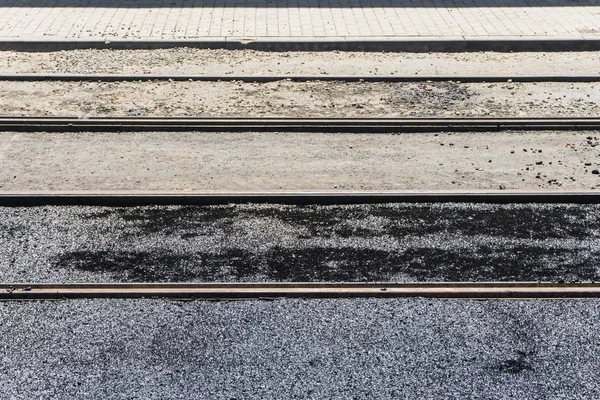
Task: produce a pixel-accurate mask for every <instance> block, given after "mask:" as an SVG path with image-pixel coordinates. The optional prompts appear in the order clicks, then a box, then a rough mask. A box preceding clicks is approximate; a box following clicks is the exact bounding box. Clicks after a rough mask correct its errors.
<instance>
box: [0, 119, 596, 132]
mask: <svg viewBox="0 0 600 400" xmlns="http://www.w3.org/2000/svg"><path fill="white" fill-rule="evenodd" d="M597 129H600V117H554V118H544V117H539V118H538V117H534V118H528V117H519V118H487V117H485V118H453V117H435V118H295V117H294V118H286V117H258V118H252V117H249V118H247V117H11V116H4V117H0V130H2V131H35V132H40V131H42V132H43V131H59V132H83V131H95V132H98V131H199V132H249V131H253V132H323V133H325V132H347V133H405V132H447V131H451V132H469V131H501V130H519V131H524V130H597Z"/></svg>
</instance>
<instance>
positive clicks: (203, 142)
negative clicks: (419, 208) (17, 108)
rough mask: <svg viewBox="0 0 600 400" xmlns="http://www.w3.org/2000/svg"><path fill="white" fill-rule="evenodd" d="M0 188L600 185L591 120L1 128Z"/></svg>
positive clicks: (597, 141)
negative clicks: (219, 129)
mask: <svg viewBox="0 0 600 400" xmlns="http://www.w3.org/2000/svg"><path fill="white" fill-rule="evenodd" d="M0 165H1V168H0V190H1V191H21V190H215V191H222V190H245V191H253V190H469V189H520V190H600V175H599V174H598V170H599V169H600V132H489V133H441V134H434V133H411V134H398V135H393V134H319V133H285V134H283V133H198V132H162V133H161V132H142V133H71V134H69V133H0Z"/></svg>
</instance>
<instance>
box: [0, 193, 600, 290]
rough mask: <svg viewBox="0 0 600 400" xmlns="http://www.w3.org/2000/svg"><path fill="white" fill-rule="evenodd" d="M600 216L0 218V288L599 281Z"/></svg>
mask: <svg viewBox="0 0 600 400" xmlns="http://www.w3.org/2000/svg"><path fill="white" fill-rule="evenodd" d="M599 211H600V206H598V205H543V204H531V205H485V204H380V205H349V206H282V205H229V206H208V207H191V206H190V207H181V206H171V207H158V206H154V207H133V208H109V207H32V208H4V209H0V281H4V282H23V281H29V282H47V281H51V282H103V281H111V282H115V281H116V282H138V281H149V282H159V281H199V282H202V281H409V282H413V281H515V280H516V281H538V280H541V281H600V268H599V267H600V265H599V264H598V260H599V259H600V212H599Z"/></svg>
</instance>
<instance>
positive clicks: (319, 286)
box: [0, 282, 600, 300]
mask: <svg viewBox="0 0 600 400" xmlns="http://www.w3.org/2000/svg"><path fill="white" fill-rule="evenodd" d="M286 297H287V298H357V297H389V298H400V297H428V298H474V299H495V298H498V299H511V298H513V299H514V298H592V297H600V284H597V283H521V282H519V283H494V282H492V283H386V282H380V283H352V282H350V283H288V282H284V283H272V282H268V283H78V284H55V283H45V284H37V283H31V284H27V283H18V284H17V283H14V284H10V283H7V284H0V300H43V299H72V298H187V299H222V300H228V299H231V300H233V299H261V298H286Z"/></svg>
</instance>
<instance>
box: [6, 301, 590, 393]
mask: <svg viewBox="0 0 600 400" xmlns="http://www.w3.org/2000/svg"><path fill="white" fill-rule="evenodd" d="M599 306H600V302H599V301H598V300H542V301H540V300H529V301H518V300H515V301H470V300H426V299H387V300H382V299H379V300H375V299H354V300H344V299H337V300H302V299H296V300H278V301H273V302H260V301H243V302H221V303H209V302H173V301H164V300H163V301H161V300H107V299H105V300H74V301H62V302H10V303H0V314H2V324H0V360H1V362H0V381H1V382H2V396H3V397H4V398H7V399H29V398H39V399H50V398H52V399H72V398H98V399H100V398H101V399H165V398H169V399H172V398H186V399H188V398H210V399H228V400H229V399H283V398H286V399H324V398H328V399H382V398H386V399H388V398H402V399H407V398H408V399H425V398H427V399H465V398H469V399H597V398H598V397H599V396H600V385H599V384H598V379H597V376H598V368H599V367H600V359H599V357H598V355H599V354H600V353H599V352H598V347H599V346H600V337H599V336H598V334H597V333H598V329H600V311H599V310H600V307H599Z"/></svg>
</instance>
